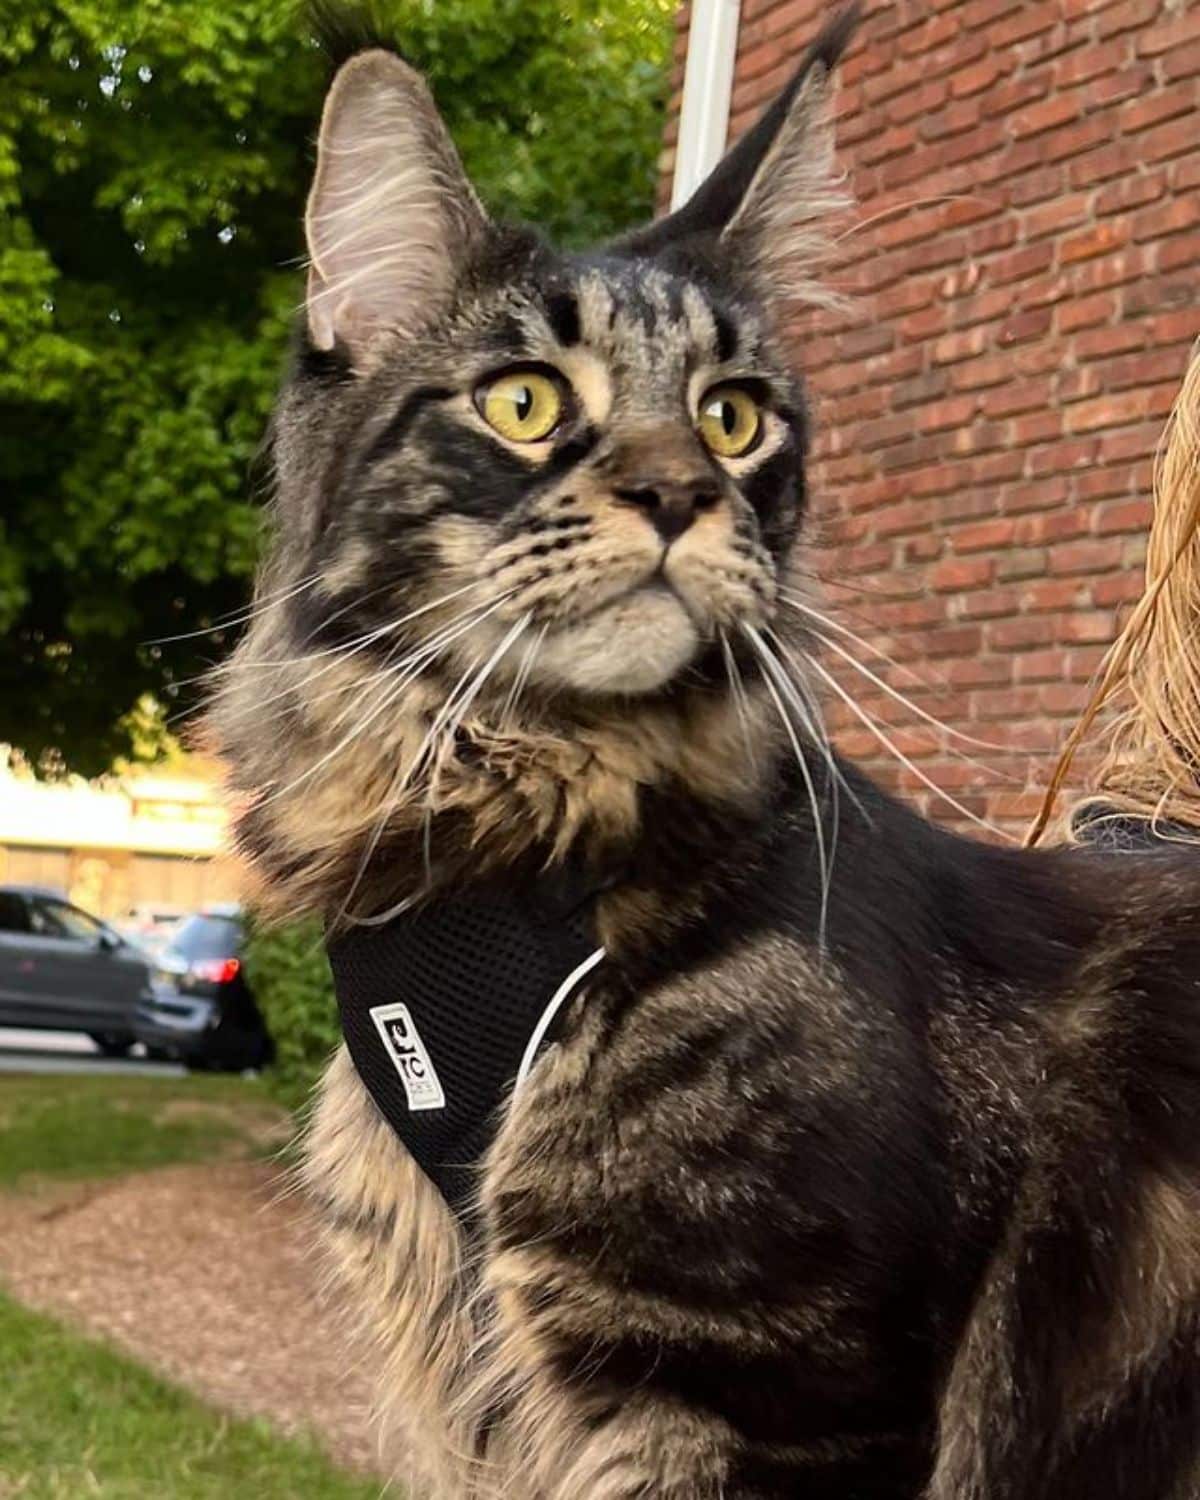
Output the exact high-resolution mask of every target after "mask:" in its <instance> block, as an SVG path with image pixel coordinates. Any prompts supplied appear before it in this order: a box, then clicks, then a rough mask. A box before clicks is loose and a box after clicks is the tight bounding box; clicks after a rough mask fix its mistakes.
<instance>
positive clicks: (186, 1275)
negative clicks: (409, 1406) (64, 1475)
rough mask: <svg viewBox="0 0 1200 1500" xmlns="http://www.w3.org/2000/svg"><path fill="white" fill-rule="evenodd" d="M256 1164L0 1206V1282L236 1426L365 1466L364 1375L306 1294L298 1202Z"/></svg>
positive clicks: (317, 1270) (330, 1311) (318, 1300)
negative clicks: (288, 1435) (275, 1430)
mask: <svg viewBox="0 0 1200 1500" xmlns="http://www.w3.org/2000/svg"><path fill="white" fill-rule="evenodd" d="M278 1175H279V1174H278V1171H277V1169H273V1168H271V1167H268V1166H265V1165H263V1164H262V1163H260V1162H229V1163H221V1164H218V1165H204V1166H189V1167H167V1168H163V1169H161V1170H159V1171H154V1172H146V1173H142V1174H139V1175H137V1176H132V1177H125V1178H120V1179H117V1180H116V1181H113V1182H106V1183H98V1184H88V1185H84V1186H76V1187H71V1188H56V1189H54V1190H52V1191H50V1190H47V1191H44V1192H41V1193H38V1194H34V1195H26V1196H17V1197H10V1198H0V1282H3V1283H4V1285H5V1286H6V1287H7V1288H8V1289H9V1290H10V1291H11V1292H12V1293H13V1295H14V1296H16V1297H17V1298H18V1299H19V1300H20V1301H22V1302H25V1303H27V1304H28V1305H30V1306H32V1307H36V1308H40V1309H42V1310H43V1311H46V1312H49V1313H54V1314H57V1315H58V1316H60V1317H63V1318H65V1319H67V1320H69V1321H70V1322H72V1323H74V1324H76V1325H78V1326H80V1327H82V1328H84V1329H86V1330H88V1331H89V1332H92V1333H96V1334H100V1335H102V1336H104V1337H106V1338H109V1339H111V1340H113V1341H114V1342H115V1343H117V1344H118V1345H120V1346H121V1347H122V1348H124V1349H125V1350H127V1351H128V1352H129V1353H130V1354H132V1355H134V1356H135V1357H136V1358H137V1359H139V1360H140V1361H141V1362H142V1363H144V1364H146V1365H149V1366H150V1367H151V1368H152V1369H154V1370H157V1371H158V1372H160V1373H161V1374H163V1375H166V1376H167V1377H169V1378H170V1379H172V1380H174V1381H177V1382H178V1383H179V1384H181V1385H184V1386H186V1387H187V1388H188V1389H189V1390H192V1391H194V1392H196V1393H197V1394H198V1395H200V1396H203V1397H204V1398H206V1399H207V1400H209V1401H211V1402H214V1403H215V1404H216V1405H218V1406H221V1407H223V1408H225V1409H226V1410H228V1411H230V1412H233V1413H235V1414H237V1415H239V1416H244V1415H247V1414H258V1415H261V1416H264V1417H266V1418H268V1419H269V1420H271V1421H272V1422H273V1423H274V1424H275V1425H276V1426H278V1427H280V1428H281V1429H282V1430H284V1431H287V1432H296V1431H300V1430H303V1429H309V1430H311V1431H313V1432H314V1433H315V1434H316V1435H317V1437H318V1439H319V1440H320V1441H321V1442H322V1443H323V1444H324V1446H325V1447H326V1448H327V1450H328V1451H329V1453H330V1454H331V1456H332V1457H334V1458H335V1459H336V1460H337V1461H339V1462H341V1463H343V1464H347V1465H352V1466H355V1467H358V1468H363V1469H368V1470H369V1469H370V1468H371V1467H372V1463H373V1458H374V1446H373V1442H372V1439H371V1437H370V1435H369V1432H368V1427H367V1422H366V1418H365V1410H366V1405H367V1402H368V1400H369V1393H370V1373H369V1371H368V1369H367V1368H365V1366H364V1363H363V1360H362V1357H361V1353H360V1352H359V1351H350V1350H348V1349H347V1348H346V1347H345V1344H344V1342H343V1340H342V1338H341V1337H340V1334H339V1329H340V1327H341V1324H342V1321H343V1320H342V1319H340V1318H339V1316H338V1313H337V1309H336V1307H331V1306H328V1305H326V1304H325V1303H324V1302H323V1300H322V1297H321V1294H320V1292H319V1289H318V1288H319V1282H320V1278H321V1263H320V1258H319V1257H318V1256H317V1254H316V1253H315V1250H314V1248H313V1243H312V1235H313V1229H312V1222H311V1219H310V1218H309V1216H308V1213H307V1211H306V1208H305V1206H304V1205H303V1203H302V1202H300V1201H298V1200H296V1199H292V1200H289V1201H281V1200H280V1199H279V1186H278Z"/></svg>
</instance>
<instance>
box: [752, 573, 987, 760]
mask: <svg viewBox="0 0 1200 1500" xmlns="http://www.w3.org/2000/svg"><path fill="white" fill-rule="evenodd" d="M780 598H781V599H782V600H783V603H785V604H788V605H790V606H791V607H792V608H793V609H799V610H802V611H803V612H804V613H805V614H806V615H809V616H810V617H811V618H812V619H814V620H817V621H819V622H820V624H822V625H824V626H826V627H827V628H828V629H830V630H836V631H837V632H838V634H839V635H844V636H846V637H847V638H848V639H849V640H852V641H854V642H855V644H856V645H859V646H861V647H862V648H863V649H864V650H866V651H870V652H872V653H873V654H874V655H875V656H878V657H879V658H880V659H881V660H882V661H886V662H887V663H888V665H889V666H892V667H895V668H896V670H897V671H898V672H905V673H907V675H908V676H909V677H911V678H912V679H913V681H914V682H916V683H918V684H919V685H920V686H921V687H928V686H929V684H928V683H927V682H925V681H924V680H923V679H922V677H921V676H920V674H919V673H918V672H914V671H913V669H912V668H911V667H906V666H905V665H904V663H903V662H898V661H896V660H895V659H894V658H893V657H891V656H889V655H888V654H887V652H886V651H883V650H881V649H880V648H879V647H878V646H876V645H875V644H874V643H873V642H871V641H868V640H866V639H865V638H864V637H863V636H861V635H857V634H856V633H855V632H854V631H853V630H851V629H850V628H849V626H847V625H843V624H841V623H840V622H839V621H838V620H833V619H830V617H829V616H828V615H824V614H822V613H821V611H820V610H817V609H813V608H812V606H811V605H809V604H802V603H801V602H800V600H798V599H793V598H791V597H790V596H788V595H786V594H783V593H782V592H781V594H780ZM818 634H821V633H820V632H818ZM821 639H822V640H823V641H824V643H825V645H827V646H828V647H829V648H830V649H831V650H833V651H836V652H837V654H838V655H839V656H841V657H843V658H844V659H845V660H846V661H848V662H849V663H850V665H851V666H852V667H855V668H856V669H857V670H858V671H859V672H861V673H862V674H863V676H864V677H866V678H868V679H869V680H870V681H871V682H873V683H874V684H875V686H876V687H878V688H881V689H882V690H883V691H884V692H885V693H887V694H888V695H889V696H890V697H892V698H895V700H896V701H897V702H898V703H902V704H903V705H904V707H905V708H907V709H910V710H911V711H912V712H913V713H914V714H916V715H917V717H918V718H921V719H924V720H925V721H926V723H929V724H932V725H933V726H934V728H935V729H940V730H942V731H944V733H946V734H949V735H953V737H954V738H955V739H956V740H962V742H963V743H964V744H966V745H975V746H976V747H977V748H978V749H980V750H995V751H998V752H999V753H1001V754H1008V753H1010V749H1011V747H1009V746H1007V745H997V744H995V743H993V742H992V741H991V740H980V739H976V738H975V736H974V735H970V734H964V733H963V731H962V730H961V729H955V728H954V727H953V726H952V725H950V724H946V723H943V721H942V720H941V719H939V718H937V717H936V716H935V715H933V714H930V713H927V712H926V711H925V710H924V709H923V708H919V707H918V706H917V704H915V703H914V702H913V701H912V700H911V699H910V698H907V697H905V695H904V694H903V693H901V692H900V691H899V690H898V689H897V688H894V687H892V686H891V684H890V683H888V682H886V681H885V680H884V679H883V678H882V677H880V676H878V675H877V674H876V673H874V672H872V671H871V669H870V667H868V666H866V665H865V663H863V662H861V661H859V660H858V658H857V657H855V656H852V655H851V654H850V653H849V652H848V651H846V650H845V649H843V648H842V647H841V646H839V645H838V644H837V643H836V642H835V641H831V640H830V639H829V637H828V636H826V635H823V634H822V635H821Z"/></svg>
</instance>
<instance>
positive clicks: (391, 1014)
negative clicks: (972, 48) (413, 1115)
mask: <svg viewBox="0 0 1200 1500" xmlns="http://www.w3.org/2000/svg"><path fill="white" fill-rule="evenodd" d="M371 1019H372V1021H374V1022H375V1029H376V1031H378V1032H379V1038H380V1040H381V1041H382V1042H383V1048H384V1051H385V1052H386V1053H387V1055H388V1056H389V1057H390V1058H391V1060H392V1062H393V1063H394V1064H395V1067H396V1072H397V1073H399V1075H400V1082H401V1083H402V1084H403V1085H404V1092H405V1094H406V1096H407V1098H408V1107H409V1109H410V1110H417V1109H445V1107H446V1096H445V1094H443V1093H442V1085H441V1081H440V1080H439V1078H438V1076H437V1069H436V1068H435V1067H434V1066H433V1063H432V1061H431V1060H430V1057H429V1053H428V1052H427V1051H426V1050H425V1043H424V1042H423V1041H422V1040H421V1034H420V1032H419V1031H418V1030H417V1028H416V1025H415V1024H414V1022H413V1018H412V1017H411V1016H410V1015H409V1013H408V1006H407V1005H377V1006H375V1008H374V1009H373V1010H372V1011H371Z"/></svg>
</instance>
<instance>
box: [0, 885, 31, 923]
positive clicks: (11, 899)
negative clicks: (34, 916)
mask: <svg viewBox="0 0 1200 1500" xmlns="http://www.w3.org/2000/svg"><path fill="white" fill-rule="evenodd" d="M28 931H29V908H28V907H27V906H26V904H25V897H24V896H18V895H16V894H15V893H14V892H13V891H0V932H28Z"/></svg>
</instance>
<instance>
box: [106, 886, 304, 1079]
mask: <svg viewBox="0 0 1200 1500" xmlns="http://www.w3.org/2000/svg"><path fill="white" fill-rule="evenodd" d="M244 940H245V931H244V928H243V923H242V914H241V911H240V909H239V908H238V907H237V906H233V905H224V904H222V905H217V906H208V907H205V908H204V910H203V911H199V912H195V913H193V915H191V916H189V917H184V918H182V920H181V921H180V922H179V923H178V924H177V925H176V926H175V927H174V928H173V929H172V930H171V933H170V936H169V937H168V939H167V941H166V943H165V945H164V946H163V948H162V949H161V950H160V951H159V952H158V954H157V955H156V956H155V958H154V970H153V975H152V983H151V989H152V993H151V994H150V995H149V996H148V997H147V998H146V999H144V1000H143V1001H142V1003H141V1004H139V1006H138V1010H137V1016H136V1018H135V1024H134V1034H135V1035H136V1036H137V1039H138V1040H139V1041H140V1042H144V1043H145V1045H146V1050H147V1052H148V1053H149V1054H150V1056H151V1057H163V1058H178V1059H179V1060H180V1061H182V1062H186V1063H187V1064H188V1065H189V1066H191V1067H194V1068H230V1069H241V1068H261V1067H264V1066H265V1065H266V1064H267V1063H269V1062H270V1061H271V1058H272V1057H273V1056H274V1052H275V1049H274V1045H273V1043H272V1041H271V1037H270V1034H269V1033H268V1031H267V1028H266V1025H265V1024H264V1022H263V1018H262V1016H261V1015H260V1014H259V1010H258V1006H257V1005H256V1004H255V1003H254V996H253V995H252V994H251V993H250V986H249V985H248V984H247V983H246V975H245V971H244V970H243V968H242V947H243V943H244Z"/></svg>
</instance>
